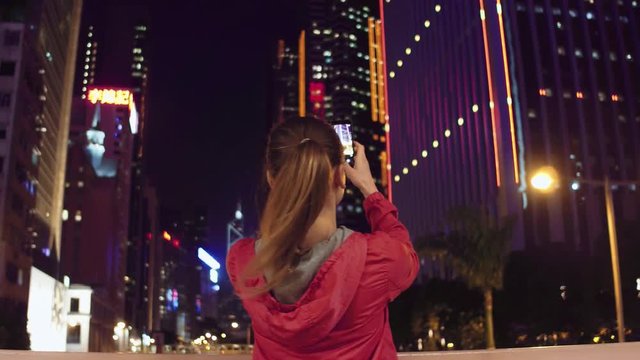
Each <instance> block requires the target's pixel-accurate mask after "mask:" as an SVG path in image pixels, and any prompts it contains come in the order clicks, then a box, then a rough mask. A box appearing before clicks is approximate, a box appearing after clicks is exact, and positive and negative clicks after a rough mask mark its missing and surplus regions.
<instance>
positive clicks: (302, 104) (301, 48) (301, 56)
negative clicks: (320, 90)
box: [298, 30, 307, 116]
mask: <svg viewBox="0 0 640 360" xmlns="http://www.w3.org/2000/svg"><path fill="white" fill-rule="evenodd" d="M305 50H306V49H305V32H304V30H302V31H301V32H300V38H299V39H298V113H299V115H300V116H306V114H307V103H306V101H307V100H306V97H305V95H306V91H307V89H306V84H305V75H306V60H305Z"/></svg>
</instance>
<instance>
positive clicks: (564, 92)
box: [562, 91, 571, 99]
mask: <svg viewBox="0 0 640 360" xmlns="http://www.w3.org/2000/svg"><path fill="white" fill-rule="evenodd" d="M562 97H563V98H565V99H571V93H570V92H568V91H563V92H562Z"/></svg>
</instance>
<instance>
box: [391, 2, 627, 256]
mask: <svg viewBox="0 0 640 360" xmlns="http://www.w3.org/2000/svg"><path fill="white" fill-rule="evenodd" d="M381 4H382V5H383V7H384V8H383V13H382V15H383V16H382V18H383V21H384V25H385V31H386V42H387V44H388V45H387V58H388V64H387V69H388V72H387V76H388V79H389V87H388V92H389V116H390V120H389V123H390V134H391V154H392V155H393V164H392V165H393V168H392V174H393V193H394V201H395V202H396V204H397V205H398V206H399V208H400V210H401V212H402V215H403V219H405V221H406V223H407V225H408V226H409V228H410V231H411V232H412V234H413V235H414V236H420V235H425V234H428V233H431V232H436V231H438V230H441V229H440V228H441V222H442V220H443V216H444V214H445V213H446V211H447V210H448V209H451V208H454V207H457V206H460V205H476V206H483V207H488V208H489V209H490V210H491V211H492V212H493V213H494V214H495V215H496V216H499V215H507V214H514V215H516V216H517V217H518V218H519V219H520V220H521V221H520V222H519V224H518V226H517V228H516V232H515V239H514V240H515V243H514V249H525V248H530V247H544V246H546V245H549V244H559V245H561V246H565V247H566V248H567V249H571V250H575V251H581V252H585V253H593V251H594V246H595V245H596V243H597V241H598V239H602V238H604V237H605V236H606V226H605V224H606V223H605V216H604V196H603V191H602V188H598V187H594V186H591V185H589V184H587V183H586V179H595V180H603V179H604V178H605V177H609V178H611V179H612V180H638V179H640V136H639V128H640V112H639V108H640V85H639V83H638V82H637V81H635V79H637V78H638V75H639V70H640V65H639V64H640V63H639V59H640V58H639V56H640V35H639V34H640V32H639V31H638V30H639V26H640V5H639V2H638V1H633V0H617V1H593V0H586V1H564V2H561V1H533V0H529V1H524V0H522V1H509V2H502V1H500V0H497V1H496V0H478V1H469V2H464V3H462V2H456V1H394V0H391V1H387V0H383V1H381ZM543 165H552V166H554V167H555V168H556V169H557V170H558V172H559V175H560V177H561V185H560V188H559V189H558V191H556V192H555V193H554V194H553V195H551V196H543V195H542V194H539V193H536V192H535V191H532V190H531V189H530V187H528V186H527V181H528V179H529V178H530V176H531V173H532V172H533V171H535V170H536V169H537V168H539V167H540V166H543ZM613 190H614V203H615V205H616V212H617V215H618V223H619V224H626V225H628V226H631V227H633V226H635V229H636V233H637V230H638V227H637V226H638V225H637V224H638V221H637V219H638V215H639V214H640V206H639V204H640V196H639V193H638V189H637V188H636V186H634V185H629V186H624V187H622V186H620V187H615V188H614V189H613ZM634 223H635V225H633V224H634ZM626 225H625V226H626Z"/></svg>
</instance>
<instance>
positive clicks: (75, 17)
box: [0, 0, 82, 347]
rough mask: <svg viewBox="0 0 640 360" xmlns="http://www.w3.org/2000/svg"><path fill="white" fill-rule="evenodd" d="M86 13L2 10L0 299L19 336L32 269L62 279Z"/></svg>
mask: <svg viewBox="0 0 640 360" xmlns="http://www.w3.org/2000/svg"><path fill="white" fill-rule="evenodd" d="M81 7H82V1H80V0H74V1H57V0H56V1H38V0H30V1H21V2H3V3H2V4H0V37H1V39H0V159H1V160H0V169H1V174H2V176H1V179H2V182H1V184H0V277H1V278H2V279H7V280H8V281H2V282H0V299H1V300H0V301H1V302H2V308H3V312H6V313H10V314H11V316H16V319H15V320H12V321H11V328H12V329H15V331H16V333H22V332H25V329H26V324H25V321H26V306H27V299H28V296H29V281H30V277H31V276H30V271H31V266H32V265H33V266H36V267H37V268H39V269H40V270H41V271H42V272H44V274H46V276H48V277H49V278H51V279H53V280H52V281H57V280H60V279H59V278H58V277H59V274H58V272H57V270H58V262H59V256H60V231H61V229H60V218H61V213H62V193H63V189H64V169H65V162H66V143H67V136H68V128H69V118H70V112H71V95H72V86H73V74H74V64H75V56H76V55H75V54H76V48H77V37H78V31H79V22H80V11H81ZM41 295H42V294H40V296H41ZM50 295H51V296H52V297H53V296H54V294H53V293H51V294H50ZM43 304H44V303H43ZM49 311H51V309H49ZM51 319H54V316H52V317H51ZM52 321H53V320H52ZM38 345H39V344H36V346H38ZM0 346H24V344H22V343H21V342H20V343H18V342H17V341H16V342H14V344H13V345H12V344H0ZM27 346H28V345H27ZM63 347H64V346H63Z"/></svg>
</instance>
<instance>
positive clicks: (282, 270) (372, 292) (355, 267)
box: [227, 118, 419, 360]
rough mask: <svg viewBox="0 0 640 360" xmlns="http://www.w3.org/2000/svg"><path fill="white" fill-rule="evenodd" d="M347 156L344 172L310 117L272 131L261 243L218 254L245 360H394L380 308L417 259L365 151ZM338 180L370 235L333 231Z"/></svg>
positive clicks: (410, 276) (329, 139)
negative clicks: (360, 210) (223, 257)
mask: <svg viewBox="0 0 640 360" xmlns="http://www.w3.org/2000/svg"><path fill="white" fill-rule="evenodd" d="M355 149H356V154H355V158H354V166H353V167H351V166H350V165H349V164H347V163H346V162H345V161H344V156H343V154H342V146H341V144H340V141H339V139H338V137H337V135H336V133H335V132H334V130H333V128H332V127H331V126H330V125H328V124H326V123H323V122H320V121H318V120H314V119H308V118H307V119H305V118H298V119H293V120H289V121H286V122H284V123H281V124H279V125H277V126H276V127H275V128H274V129H273V130H272V131H271V134H270V137H269V144H268V148H267V156H266V177H267V182H268V184H269V187H270V192H269V195H268V197H267V202H266V205H265V209H264V212H263V215H262V218H261V222H260V239H258V240H254V239H243V240H240V241H238V242H237V243H236V244H235V245H234V246H233V247H232V248H231V250H230V251H229V254H228V256H227V272H228V274H229V277H230V278H231V282H232V284H233V286H234V288H235V290H236V292H237V293H238V295H239V296H240V297H241V298H242V301H243V305H244V307H245V309H246V310H247V312H248V313H249V315H250V316H251V320H252V326H253V330H254V333H255V336H254V337H255V347H254V353H253V358H254V359H276V360H283V359H358V360H360V359H395V358H397V355H396V351H395V347H394V345H393V339H392V337H391V329H390V327H389V313H388V308H387V305H388V303H389V302H390V301H391V300H393V299H394V298H395V297H397V296H398V295H399V294H400V293H401V292H402V291H404V290H405V289H406V288H408V287H409V286H410V285H411V283H412V282H413V280H414V278H415V277H416V273H417V271H418V266H419V265H418V258H417V256H416V253H415V251H414V249H413V246H412V245H411V241H410V239H409V234H408V232H407V229H406V228H405V227H404V226H403V225H402V224H401V223H400V222H399V221H398V218H397V210H396V208H395V207H394V206H393V205H392V204H391V203H390V202H389V201H387V200H386V199H385V197H384V196H383V195H382V194H380V193H379V192H378V190H377V188H376V185H375V182H374V180H373V178H372V176H371V170H370V169H369V163H368V161H367V159H366V157H365V153H364V147H363V146H362V145H361V144H358V143H356V144H355ZM345 175H346V176H345ZM346 178H349V180H350V181H351V182H352V183H353V184H354V185H355V186H356V187H357V188H358V189H359V190H360V191H361V192H362V194H363V196H364V197H365V200H364V210H365V214H366V216H367V219H368V221H369V224H370V225H371V228H372V230H373V233H371V234H362V233H357V232H353V231H351V230H349V229H347V228H344V227H337V226H336V207H337V205H338V204H339V203H340V201H341V200H342V197H343V195H344V191H345V188H346Z"/></svg>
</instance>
